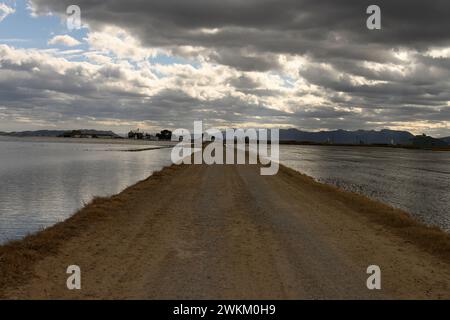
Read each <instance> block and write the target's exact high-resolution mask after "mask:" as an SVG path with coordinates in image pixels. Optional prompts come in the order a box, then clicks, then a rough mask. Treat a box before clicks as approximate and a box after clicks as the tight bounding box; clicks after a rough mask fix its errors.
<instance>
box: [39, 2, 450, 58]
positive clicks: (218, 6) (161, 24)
mask: <svg viewBox="0 0 450 320" xmlns="http://www.w3.org/2000/svg"><path fill="white" fill-rule="evenodd" d="M33 3H34V4H35V5H36V8H37V9H38V11H40V12H45V11H46V10H51V11H57V12H60V13H64V12H65V9H66V7H67V6H68V5H70V4H72V3H73V1H69V0H62V1H61V0H33ZM76 3H77V5H79V6H80V7H81V9H82V15H83V17H84V18H85V19H88V20H89V21H90V23H91V24H94V25H95V24H100V25H101V24H114V25H120V26H122V27H124V28H126V29H128V30H131V31H132V32H133V33H134V34H136V35H138V36H139V37H140V38H141V39H142V40H143V41H144V43H145V44H147V45H152V46H160V45H163V46H164V45H166V46H173V45H199V46H204V47H212V48H230V47H236V48H243V47H248V46H252V47H254V48H257V49H258V50H259V51H262V52H286V53H305V52H311V53H312V54H314V53H317V54H321V55H327V53H329V55H330V56H336V55H342V56H345V55H352V54H353V55H360V54H361V53H355V52H352V51H351V50H345V48H346V47H350V48H351V47H353V46H354V45H355V44H361V45H367V44H381V45H383V46H384V45H389V46H395V47H396V46H408V47H416V48H424V47H428V46H429V45H442V44H448V43H449V40H450V34H449V33H448V30H450V19H448V16H449V14H450V2H449V1H447V0H433V1H423V0H396V1H392V0H379V1H375V3H376V4H377V5H379V6H380V7H381V9H382V22H383V31H382V32H373V31H370V30H368V29H367V28H366V18H367V15H366V8H367V7H368V6H369V5H371V4H374V1H372V0H342V1H335V0H247V1H237V0H220V1H217V0H189V1H179V0H151V1H143V0H131V1H121V0H110V1H92V0H89V1H88V0H78V1H77V2H76ZM216 28H217V29H219V30H218V32H217V33H202V32H201V30H202V29H210V30H212V29H216ZM345 40H349V41H351V42H350V43H346V42H345ZM343 41H344V42H343ZM335 45H339V46H338V47H337V48H334V50H333V47H334V46H335ZM359 51H361V50H359ZM362 51H364V52H363V53H364V55H367V56H368V57H369V58H371V59H373V58H374V57H371V53H370V51H371V50H370V48H366V49H365V50H362Z"/></svg>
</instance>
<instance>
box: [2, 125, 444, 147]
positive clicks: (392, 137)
mask: <svg viewBox="0 0 450 320" xmlns="http://www.w3.org/2000/svg"><path fill="white" fill-rule="evenodd" d="M0 135H6V136H13V137H61V136H66V137H68V136H69V137H70V136H72V137H74V136H80V135H81V136H82V137H87V136H90V137H113V138H118V137H120V136H119V135H117V134H116V133H114V132H112V131H101V130H93V129H81V130H38V131H21V132H0ZM280 141H285V142H286V141H292V142H304V143H321V144H322V143H324V144H356V145H360V144H367V145H370V144H382V145H414V146H419V147H428V146H439V147H441V146H448V145H450V137H445V138H440V139H435V138H432V137H428V136H414V135H413V134H412V133H410V132H408V131H397V130H388V129H385V130H381V131H375V130H357V131H347V130H333V131H319V132H308V131H301V130H298V129H294V128H292V129H281V130H280Z"/></svg>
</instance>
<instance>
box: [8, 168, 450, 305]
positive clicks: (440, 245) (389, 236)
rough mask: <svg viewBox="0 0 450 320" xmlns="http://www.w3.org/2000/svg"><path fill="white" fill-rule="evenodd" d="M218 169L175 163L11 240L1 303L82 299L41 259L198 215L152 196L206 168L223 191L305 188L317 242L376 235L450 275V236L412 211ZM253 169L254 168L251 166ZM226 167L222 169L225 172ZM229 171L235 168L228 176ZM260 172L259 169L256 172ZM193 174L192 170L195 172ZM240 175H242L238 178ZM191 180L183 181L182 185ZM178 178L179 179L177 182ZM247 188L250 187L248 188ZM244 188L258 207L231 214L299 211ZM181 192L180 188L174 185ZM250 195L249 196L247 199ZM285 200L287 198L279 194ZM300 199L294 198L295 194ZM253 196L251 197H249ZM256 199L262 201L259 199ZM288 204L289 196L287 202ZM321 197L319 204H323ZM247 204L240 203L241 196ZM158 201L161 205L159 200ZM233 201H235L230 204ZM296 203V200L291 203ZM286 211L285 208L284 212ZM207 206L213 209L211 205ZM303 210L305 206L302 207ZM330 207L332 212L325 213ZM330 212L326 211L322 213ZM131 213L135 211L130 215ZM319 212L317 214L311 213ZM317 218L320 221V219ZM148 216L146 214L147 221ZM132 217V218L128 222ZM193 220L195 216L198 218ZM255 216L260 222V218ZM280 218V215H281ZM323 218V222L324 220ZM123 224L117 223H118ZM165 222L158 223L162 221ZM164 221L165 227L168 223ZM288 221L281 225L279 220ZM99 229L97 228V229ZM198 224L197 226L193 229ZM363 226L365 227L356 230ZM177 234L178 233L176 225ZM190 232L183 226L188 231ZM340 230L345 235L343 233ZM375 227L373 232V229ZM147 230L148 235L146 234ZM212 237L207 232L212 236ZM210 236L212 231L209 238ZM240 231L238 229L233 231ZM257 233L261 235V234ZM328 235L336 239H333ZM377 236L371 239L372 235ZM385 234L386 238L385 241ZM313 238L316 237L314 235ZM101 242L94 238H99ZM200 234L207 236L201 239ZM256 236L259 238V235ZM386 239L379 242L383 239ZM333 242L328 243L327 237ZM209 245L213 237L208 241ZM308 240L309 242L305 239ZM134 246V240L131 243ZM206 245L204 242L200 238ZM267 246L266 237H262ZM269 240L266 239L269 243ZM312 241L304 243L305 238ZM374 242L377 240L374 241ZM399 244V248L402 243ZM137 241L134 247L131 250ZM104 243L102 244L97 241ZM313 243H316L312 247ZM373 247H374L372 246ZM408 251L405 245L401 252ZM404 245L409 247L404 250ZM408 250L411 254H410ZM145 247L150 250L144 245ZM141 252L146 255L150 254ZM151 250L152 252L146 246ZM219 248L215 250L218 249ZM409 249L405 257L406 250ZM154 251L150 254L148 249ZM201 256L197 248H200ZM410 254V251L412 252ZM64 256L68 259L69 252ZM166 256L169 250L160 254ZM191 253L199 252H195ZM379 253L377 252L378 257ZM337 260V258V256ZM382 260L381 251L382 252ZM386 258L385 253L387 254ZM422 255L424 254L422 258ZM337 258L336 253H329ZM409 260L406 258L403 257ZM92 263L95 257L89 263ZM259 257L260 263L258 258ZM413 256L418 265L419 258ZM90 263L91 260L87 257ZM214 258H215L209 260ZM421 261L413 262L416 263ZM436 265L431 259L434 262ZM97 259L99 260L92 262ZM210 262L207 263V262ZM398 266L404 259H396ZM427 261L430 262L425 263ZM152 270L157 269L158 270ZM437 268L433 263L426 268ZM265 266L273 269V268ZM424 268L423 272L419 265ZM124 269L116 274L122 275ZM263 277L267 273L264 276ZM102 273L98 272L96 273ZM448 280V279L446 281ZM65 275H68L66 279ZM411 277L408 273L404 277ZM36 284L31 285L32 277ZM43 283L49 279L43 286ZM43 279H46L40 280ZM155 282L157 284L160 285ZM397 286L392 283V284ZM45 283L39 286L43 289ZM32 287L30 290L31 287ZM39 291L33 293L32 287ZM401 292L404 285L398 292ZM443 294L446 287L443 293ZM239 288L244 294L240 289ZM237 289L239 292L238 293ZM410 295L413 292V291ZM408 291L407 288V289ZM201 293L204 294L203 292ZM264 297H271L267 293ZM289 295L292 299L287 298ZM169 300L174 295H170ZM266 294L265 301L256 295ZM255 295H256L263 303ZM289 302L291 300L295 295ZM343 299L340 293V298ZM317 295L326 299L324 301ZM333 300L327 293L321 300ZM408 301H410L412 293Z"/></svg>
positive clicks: (294, 178) (292, 175)
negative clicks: (55, 279) (142, 224)
mask: <svg viewBox="0 0 450 320" xmlns="http://www.w3.org/2000/svg"><path fill="white" fill-rule="evenodd" d="M212 167H214V168H213V169H208V167H205V166H197V167H196V168H193V167H192V166H189V165H181V166H176V165H172V166H170V167H166V168H164V169H162V170H161V171H158V172H155V173H154V174H153V175H151V176H150V177H148V178H147V179H145V180H142V181H140V182H138V183H136V184H135V185H133V186H130V187H128V188H126V189H125V190H124V191H122V192H121V193H119V194H117V195H114V196H111V197H109V198H96V199H94V200H93V201H92V202H91V203H89V204H88V205H86V206H85V207H84V208H83V209H81V210H79V211H78V212H76V213H75V214H74V215H72V216H71V217H70V218H69V219H67V220H65V221H63V222H60V223H58V224H56V225H54V226H52V227H49V228H47V229H45V230H43V231H41V232H38V233H36V234H33V235H30V236H27V237H26V238H24V239H22V240H16V241H12V242H10V243H7V244H5V245H2V246H0V262H1V264H0V298H23V297H25V298H46V296H45V295H42V293H39V292H38V291H35V290H37V289H36V287H39V286H42V287H46V286H48V287H49V288H48V291H46V295H49V296H50V297H56V298H60V297H64V298H67V297H69V298H72V297H76V298H79V297H80V296H79V295H77V294H76V293H73V292H68V291H67V290H66V292H65V291H64V290H63V289H64V288H59V289H58V290H56V289H55V288H54V284H52V281H51V278H50V279H49V278H48V275H47V277H46V276H44V277H42V275H37V274H36V272H37V271H36V269H39V268H38V266H40V265H42V262H43V261H44V264H43V265H46V264H45V262H46V261H53V262H51V263H54V260H55V259H56V260H58V259H59V260H61V259H62V258H61V251H64V250H67V252H71V253H72V252H74V251H73V247H70V249H69V248H67V243H68V242H70V243H72V242H74V243H77V242H80V243H81V245H80V250H87V252H89V251H92V247H91V245H92V243H95V241H100V240H101V239H102V237H103V238H104V239H105V241H106V239H109V238H110V237H114V233H113V232H112V229H114V230H116V231H118V230H122V226H123V225H124V223H125V224H127V223H128V224H130V226H129V228H130V230H134V228H136V227H137V225H133V224H132V221H133V220H132V221H131V222H130V221H129V219H127V214H130V216H132V217H133V219H136V220H141V219H144V220H145V221H147V219H150V220H151V221H153V222H154V220H155V219H156V218H155V216H156V217H157V218H158V217H165V218H166V219H167V220H170V221H172V219H176V217H175V218H172V217H169V216H168V213H167V212H166V210H168V211H171V210H172V209H174V207H175V208H176V209H177V211H176V213H177V214H181V213H180V212H183V210H186V212H188V214H189V215H196V214H197V213H198V212H199V211H198V210H197V209H195V208H193V209H192V210H189V209H188V208H186V207H187V206H190V205H192V203H195V202H203V201H206V200H205V198H206V196H204V197H202V196H201V195H200V196H199V195H196V194H192V195H191V199H188V200H190V201H188V202H185V203H183V201H182V200H180V201H181V202H180V203H179V204H178V205H175V204H173V203H172V202H175V199H174V198H176V197H177V195H176V194H175V195H169V196H164V195H165V193H164V192H160V193H159V192H155V193H154V194H152V192H153V190H155V188H156V189H164V190H165V191H166V192H167V191H169V190H170V187H169V186H167V185H168V183H169V182H171V183H172V187H174V185H173V184H175V186H179V187H180V188H181V189H180V190H183V188H184V187H185V186H186V183H189V181H191V180H192V179H194V180H195V181H196V183H202V184H206V185H207V184H208V182H207V181H205V179H204V178H202V175H203V174H204V172H206V171H211V170H214V171H217V172H215V173H214V174H215V175H218V176H217V177H220V179H223V181H220V185H219V186H220V188H223V187H224V186H223V185H224V184H226V185H228V183H231V182H232V183H239V184H242V183H241V181H239V179H244V178H245V179H248V182H252V183H255V184H256V183H260V181H261V183H263V184H262V185H261V186H260V187H261V188H265V187H267V186H268V185H269V184H270V185H271V187H272V184H273V186H274V187H275V190H278V189H277V186H283V187H284V188H289V190H290V191H291V193H292V195H296V192H299V190H300V191H301V192H302V193H304V194H305V195H306V197H307V198H305V199H309V197H310V196H311V198H310V199H311V200H310V201H309V202H310V203H308V204H307V205H308V206H309V207H310V208H311V209H309V210H310V211H311V212H309V211H308V210H307V211H305V213H303V215H304V217H303V218H305V219H306V220H307V221H310V226H311V227H310V226H308V228H307V230H309V229H310V228H312V229H315V228H317V230H320V232H323V233H324V234H326V236H323V235H320V237H318V239H319V240H320V241H319V242H321V241H322V240H323V241H324V242H325V243H327V241H331V240H333V241H336V240H337V241H340V240H342V242H343V243H344V242H345V239H346V238H349V239H348V240H350V239H353V238H352V237H351V236H350V234H351V233H358V235H359V236H360V237H362V236H363V235H364V233H367V234H370V235H371V236H373V238H374V239H377V241H379V242H380V243H384V242H392V243H393V244H392V246H397V245H398V247H399V250H400V252H398V254H401V255H404V254H405V253H406V254H407V255H408V254H410V255H411V256H414V259H415V255H417V260H418V261H419V260H423V258H424V257H426V258H427V260H428V259H430V260H431V259H433V260H434V259H435V260H436V261H437V262H438V264H441V265H442V267H443V268H444V269H446V270H450V268H449V265H450V235H449V234H447V233H445V232H444V231H442V230H440V229H439V228H437V227H430V226H426V225H424V224H422V223H420V222H418V221H416V220H415V219H414V218H412V217H411V216H410V215H409V214H408V213H406V212H404V211H401V210H399V209H395V208H392V207H390V206H388V205H386V204H383V203H381V202H378V201H375V200H372V199H370V198H368V197H366V196H364V195H360V194H356V193H350V192H346V191H343V190H341V189H339V188H337V187H335V186H332V185H327V184H322V183H319V182H317V181H315V180H314V179H313V178H312V177H309V176H306V175H304V174H302V173H299V172H297V171H295V170H294V169H290V168H287V167H285V166H283V165H280V172H279V174H278V176H274V177H269V178H262V177H260V176H254V175H253V170H252V169H250V168H248V167H249V166H244V167H245V168H244V167H243V166H240V167H239V166H221V167H216V166H212ZM253 167H254V166H253ZM221 168H223V169H221ZM230 170H233V172H232V171H230ZM234 170H241V171H242V172H238V173H237V175H236V178H235V179H237V180H236V181H231V182H229V181H228V180H231V178H230V177H227V176H226V175H224V176H222V173H221V171H230V172H229V173H230V174H231V173H234ZM256 171H257V170H256ZM191 172H192V173H191ZM239 175H241V176H239ZM183 179H184V180H186V181H184V180H183ZM178 180H179V181H178ZM244 185H245V184H244ZM245 188H247V189H252V187H251V186H250V185H247V187H245ZM245 188H244V190H243V192H244V193H246V196H245V199H246V200H247V201H250V202H252V201H254V203H253V204H252V207H248V208H243V209H242V208H241V206H244V204H243V203H241V202H243V201H236V206H237V209H235V210H232V211H233V212H236V211H239V210H241V209H242V213H244V214H248V213H249V212H253V211H252V210H253V209H254V208H253V207H255V206H256V207H260V209H261V207H264V208H269V209H268V212H267V214H269V215H271V217H272V216H273V215H275V214H276V213H277V211H278V209H279V208H278V206H279V207H280V208H281V209H286V208H288V209H289V210H287V211H286V212H287V213H289V217H288V216H286V219H291V217H290V215H291V214H294V213H295V212H294V211H295V210H291V209H292V208H293V207H288V205H289V206H290V205H291V204H290V203H289V201H290V200H286V201H287V202H286V201H276V202H274V203H271V204H270V205H273V206H274V208H273V209H274V210H270V208H271V207H270V205H268V206H262V201H264V200H263V199H257V198H258V196H257V195H256V194H254V193H253V191H254V190H245ZM173 189H176V188H173ZM231 190H233V188H231V189H230V191H231ZM198 192H199V193H200V194H202V193H203V192H205V193H206V192H207V191H206V189H204V188H203V189H200V190H198ZM145 197H148V198H150V200H149V201H150V202H149V203H148V204H149V205H151V206H156V207H158V206H162V207H161V208H160V210H157V208H156V209H150V208H149V209H148V212H147V209H145V210H144V211H139V210H138V209H141V207H140V205H139V203H140V202H142V201H144V200H143V199H144V198H145ZM233 197H234V195H231V200H234V198H233ZM249 197H250V198H249ZM281 197H282V195H281ZM315 197H317V199H319V200H326V202H327V203H326V205H327V206H326V207H324V208H325V210H323V208H321V209H320V210H319V209H317V212H314V210H315V209H314V208H315V207H317V206H318V205H319V204H320V201H314V198H315ZM294 198H295V197H294ZM249 199H250V200H249ZM255 199H256V201H255ZM287 199H290V198H287ZM317 199H316V200H317ZM207 200H208V201H207V202H208V203H207V206H210V205H212V203H214V201H213V202H212V203H210V202H211V201H209V199H207ZM239 200H242V199H239ZM155 201H156V202H158V201H159V203H155ZM228 202H229V201H228ZM292 202H294V201H292ZM304 204H305V203H304V202H300V203H299V206H298V208H301V206H302V205H304ZM225 205H228V204H227V203H224V206H225ZM285 207H286V208H285ZM208 208H209V207H208ZM133 210H136V213H134V211H133ZM299 210H301V209H299ZM327 210H328V211H327ZM324 211H326V212H324ZM130 212H132V213H130ZM335 212H339V215H340V218H342V219H345V220H346V221H347V223H349V225H347V224H345V223H343V222H342V221H339V219H338V217H333V216H332V215H334V214H335ZM311 213H314V214H311ZM220 214H225V212H222V211H221V212H220ZM315 214H317V216H316V215H315ZM146 215H148V217H146ZM183 216H184V215H181V216H179V217H183ZM318 216H321V218H318ZM130 219H131V218H130ZM193 219H195V217H193ZM239 219H244V218H243V217H241V216H239ZM255 219H257V218H255ZM280 219H281V218H280ZM321 219H323V221H322V220H321ZM116 220H118V221H116ZM158 220H159V219H158ZM319 221H320V222H326V224H328V227H330V228H329V229H327V225H324V224H323V223H322V224H321V225H316V223H318V222H319ZM161 223H164V221H163V220H162V221H161ZM172 223H173V225H174V226H178V224H179V223H180V221H175V220H173V221H172ZM253 223H256V224H258V225H259V224H262V223H263V222H261V221H256V222H253ZM277 223H281V224H283V221H281V222H278V221H277ZM97 227H98V228H97ZM192 227H195V225H193V226H192ZM266 227H268V228H271V225H270V224H269V225H268V226H264V228H266ZM283 228H288V227H287V226H284V227H283ZM358 228H361V229H358ZM174 229H176V228H175V227H174ZM174 229H170V228H169V229H168V230H167V231H168V232H169V233H175V232H178V231H177V230H174ZM182 230H184V229H182ZM339 230H340V231H339ZM374 230H375V231H374ZM125 231H126V230H124V231H123V232H125ZM153 231H154V233H150V234H148V235H147V234H146V236H148V237H149V238H148V239H147V240H149V239H153V240H155V239H154V238H158V237H163V235H159V231H158V230H153ZM141 232H143V231H141ZM208 232H209V231H208ZM208 232H207V233H208ZM233 232H234V231H233ZM255 232H256V231H255ZM336 232H341V233H340V234H336ZM328 233H330V234H328ZM372 233H373V235H372ZM380 234H381V237H380ZM311 235H314V236H315V234H314V233H312V234H311ZM123 236H124V237H125V238H126V239H128V238H130V239H132V238H134V237H135V236H136V235H135V234H130V233H126V232H125V233H124V234H123ZM167 236H168V237H169V236H176V235H167ZM278 236H280V235H279V234H278V233H276V234H274V235H271V236H270V237H278ZM93 237H96V238H93ZM200 237H201V236H200ZM211 237H212V238H213V239H215V235H211ZM255 237H256V235H255ZM79 238H81V239H84V240H86V242H83V241H79V240H78V239H79ZM378 238H380V239H378ZM324 239H325V240H327V241H325V240H324ZM206 240H207V239H206ZM304 240H305V239H304ZM111 241H112V242H111V244H112V245H115V244H117V245H118V243H117V241H116V240H111ZM130 241H131V240H130ZM202 241H203V240H202ZM261 241H262V240H261ZM264 241H266V240H265V239H264ZM305 241H306V240H305ZM374 241H375V240H374ZM397 242H398V243H397ZM132 244H133V243H132V242H131V243H130V245H132ZM99 245H100V244H99ZM280 245H283V241H281V242H280ZM313 245H315V244H311V246H313ZM337 245H338V244H336V243H334V242H333V244H332V245H331V246H332V247H333V248H334V247H335V246H337ZM353 245H356V246H361V243H350V242H349V243H347V244H346V245H342V246H341V248H340V249H338V250H343V251H344V253H343V254H344V255H346V254H347V253H346V252H345V250H344V249H343V248H346V249H348V250H352V249H349V248H351V246H353ZM368 245H369V246H370V244H368ZM83 246H86V248H83ZM403 246H404V248H403ZM252 248H253V247H249V248H247V249H249V250H252ZM405 248H406V249H405ZM408 248H409V249H408ZM144 249H145V248H144ZM144 249H142V250H144ZM146 249H150V248H146ZM212 249H213V250H214V249H215V248H212ZM388 249H389V250H391V248H390V247H389V246H386V247H382V249H381V251H383V250H388ZM365 250H368V251H370V252H371V251H372V250H373V248H371V247H365V248H362V252H359V251H358V252H357V253H356V252H352V254H351V255H353V254H355V255H361V254H362V256H361V257H363V256H364V251H365ZM402 250H404V251H403V252H401V251H402ZM150 251H151V250H150ZM194 251H195V250H194ZM409 251H410V252H409ZM67 252H66V255H67ZM162 252H163V251H162ZM123 254H126V252H123ZM189 254H193V256H194V257H195V254H194V253H189ZM372 254H375V253H372ZM333 255H334V254H333ZM377 255H378V254H377ZM381 255H383V254H381ZM422 255H423V256H422ZM330 256H331V254H330ZM405 257H406V256H405ZM129 258H130V263H131V261H132V260H133V259H135V260H139V257H134V256H131V257H129ZM90 259H91V258H90ZM258 259H262V258H260V257H258ZM414 259H413V260H414ZM87 261H89V258H88V259H87ZM208 261H209V260H208ZM414 261H415V260H414ZM436 261H433V262H434V263H436ZM91 262H93V261H91ZM433 262H430V264H433ZM205 263H209V262H205ZM329 263H332V261H329ZM396 263H400V262H398V261H397V262H396ZM426 263H428V261H426ZM110 267H111V268H112V269H114V268H117V266H115V265H111V266H110ZM152 267H153V266H152ZM403 267H404V266H402V268H403ZM428 267H430V268H431V266H428V265H427V268H428ZM267 268H271V267H269V266H267ZM417 268H419V267H417ZM45 272H46V273H49V272H50V270H45ZM117 272H118V271H117ZM262 272H265V271H262ZM433 272H434V273H435V274H436V275H438V274H441V272H442V270H439V271H437V270H434V271H433ZM449 273H450V272H449ZM97 276H99V275H97ZM440 276H442V277H444V278H443V279H439V278H436V281H433V282H435V283H437V282H443V283H444V284H445V285H446V286H447V288H448V286H449V285H450V281H449V279H450V274H447V273H445V272H443V273H442V275H440ZM447 276H449V278H447ZM36 277H37V278H39V277H41V279H40V280H39V279H38V280H36V281H37V282H36V283H34V280H32V279H35V278H36ZM62 277H64V275H62ZM406 277H408V275H406ZM30 279H31V280H30ZM44 280H45V281H44ZM42 281H44V282H42ZM155 281H156V280H155ZM392 281H394V280H392ZM37 284H39V286H37ZM28 286H31V287H28ZM30 288H33V289H30ZM400 289H401V290H400V291H402V290H403V289H406V288H400ZM441 289H442V288H441ZM51 290H54V292H55V293H54V296H53V295H52V294H49V292H51ZM239 290H241V289H239ZM239 290H238V291H239ZM392 290H393V292H394V293H396V294H399V293H398V292H395V290H394V289H392ZM408 290H409V291H410V290H411V289H410V288H409V289H408ZM408 290H406V291H408ZM429 290H431V291H430V292H428V293H425V292H423V293H422V292H418V291H416V292H411V293H410V294H411V296H410V297H411V298H417V297H419V298H423V297H427V294H430V295H431V296H432V297H442V292H444V291H442V290H441V291H439V292H440V293H439V294H438V295H433V292H432V291H433V290H432V289H429ZM406 291H405V292H403V291H402V292H401V294H400V297H403V295H406ZM197 294H198V293H197ZM239 294H240V292H235V295H232V294H230V295H228V296H226V297H228V298H236V297H238V296H239ZM265 294H268V293H267V292H265ZM136 296H137V297H140V298H142V297H153V298H155V297H156V298H159V297H158V295H157V292H156V293H154V294H153V295H151V294H148V295H142V292H140V293H139V294H137V295H136ZM161 296H162V297H163V298H164V297H167V296H165V295H164V294H161ZM288 296H289V295H288ZM449 296H450V292H448V295H447V296H446V297H447V298H448V297H449ZM81 297H83V298H94V299H96V298H116V297H119V298H120V297H126V298H128V297H134V295H132V294H131V295H130V293H128V294H123V296H122V295H121V292H117V293H115V294H113V295H112V296H109V295H106V296H104V295H102V294H101V293H97V294H92V296H91V295H90V294H89V295H81ZM169 297H172V296H170V295H169ZM196 297H198V296H197V295H195V294H193V296H191V297H187V298H196ZM207 297H210V298H216V296H215V295H214V294H210V295H209V296H207ZM258 297H260V296H258ZM258 297H257V298H258ZM262 297H263V298H264V297H266V296H265V295H262ZM267 297H269V298H276V296H274V295H268V296H267ZM289 297H291V296H289ZM292 297H297V296H295V295H292ZM330 297H331V298H335V297H336V296H334V295H331V296H330ZM337 297H339V296H337ZM175 298H179V296H176V295H175ZM318 298H322V296H318ZM323 298H327V296H325V297H323ZM406 298H408V296H406Z"/></svg>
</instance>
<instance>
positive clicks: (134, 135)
mask: <svg viewBox="0 0 450 320" xmlns="http://www.w3.org/2000/svg"><path fill="white" fill-rule="evenodd" d="M128 138H129V139H137V140H156V139H158V140H171V139H172V131H169V130H162V131H161V132H160V133H157V134H156V136H153V135H151V134H149V133H144V132H142V131H139V129H137V130H136V131H134V130H131V131H130V132H128Z"/></svg>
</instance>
